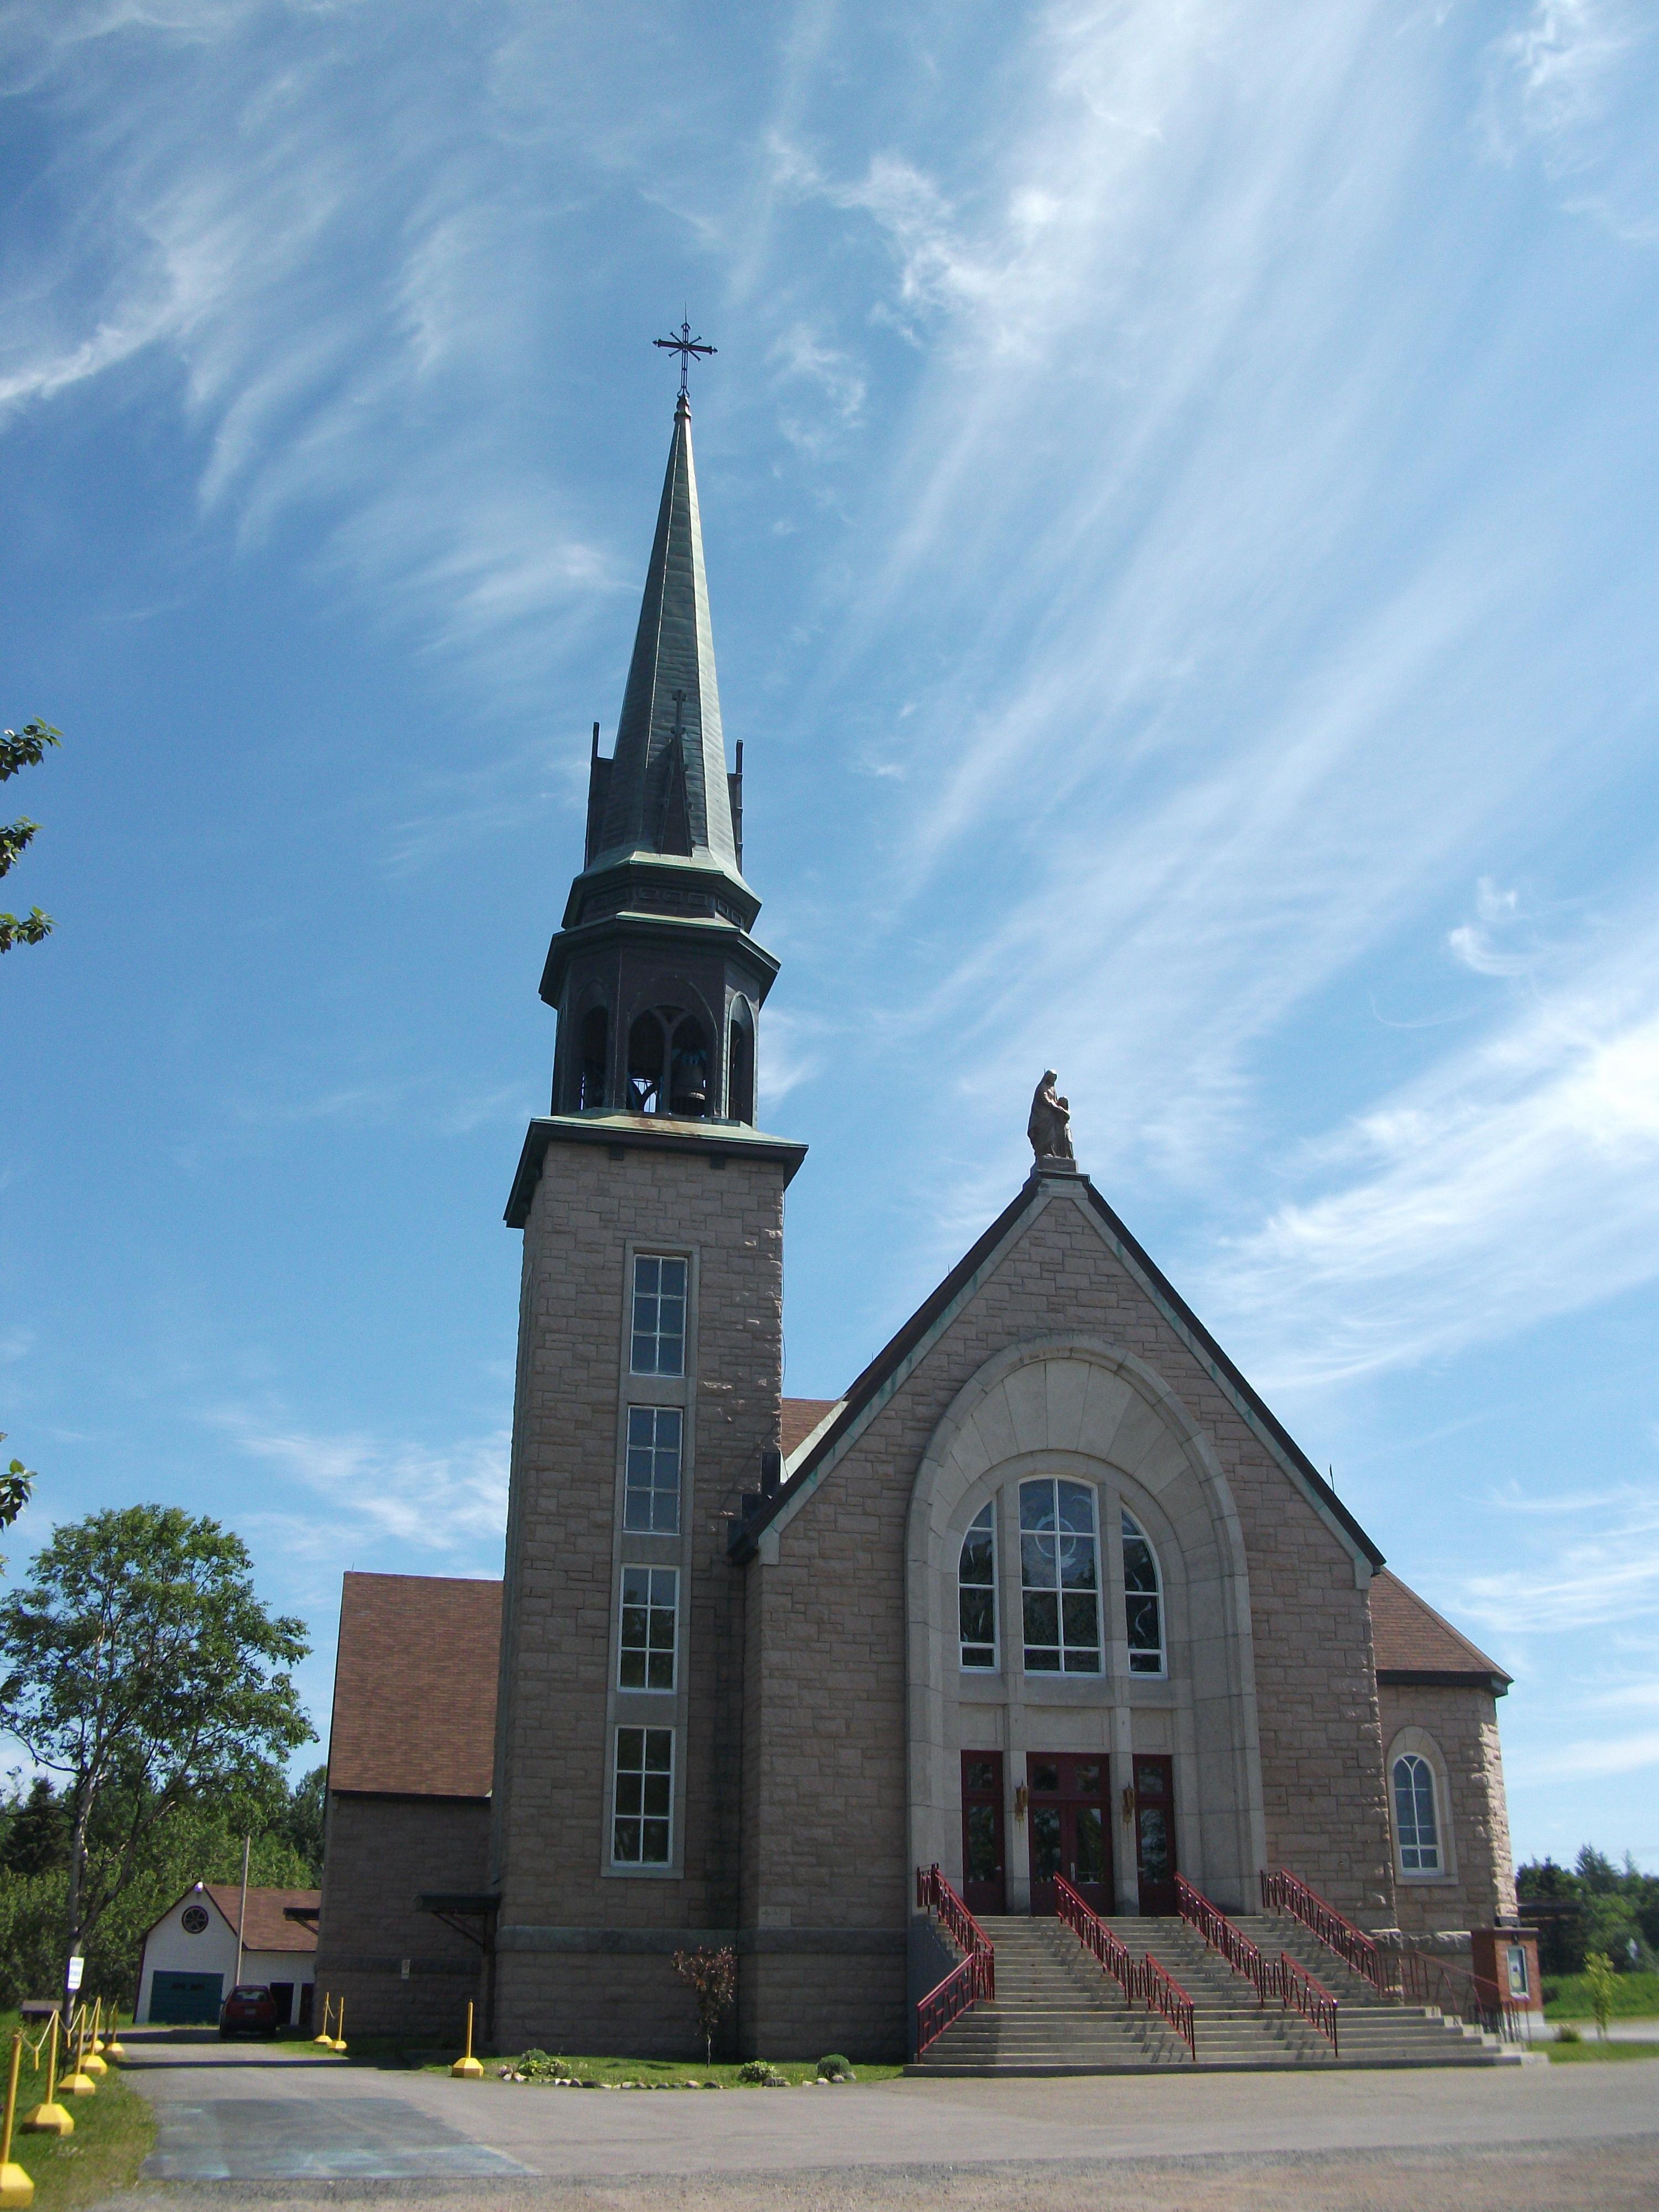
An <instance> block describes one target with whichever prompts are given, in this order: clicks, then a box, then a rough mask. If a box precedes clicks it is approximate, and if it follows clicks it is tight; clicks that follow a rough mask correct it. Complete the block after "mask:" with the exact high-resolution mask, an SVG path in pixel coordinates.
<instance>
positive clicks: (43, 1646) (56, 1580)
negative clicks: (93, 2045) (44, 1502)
mask: <svg viewBox="0 0 1659 2212" xmlns="http://www.w3.org/2000/svg"><path fill="white" fill-rule="evenodd" d="M30 1573H31V1577H32V1579H31V1580H30V1582H29V1583H28V1584H27V1586H26V1587H25V1588H24V1589H19V1590H14V1591H12V1592H11V1593H10V1594H9V1595H8V1596H7V1597H6V1598H5V1599H4V1601H0V1668H4V1674H3V1679H0V1728H3V1729H5V1730H6V1732H7V1733H8V1734H9V1735H14V1736H15V1738H16V1739H17V1741H19V1742H20V1743H21V1745H22V1746H23V1747H24V1749H25V1750H26V1751H27V1753H29V1755H30V1757H31V1758H32V1759H33V1760H34V1762H35V1764H36V1765H38V1766H43V1767H46V1768H47V1769H49V1770H50V1771H52V1772H53V1773H58V1774H62V1775H64V1776H65V1777H66V1778H67V1781H68V1788H67V1790H66V1792H65V1796H66V1797H67V1799H68V1805H69V1828H70V1849H69V1863H68V1867H67V1869H66V1875H65V1883H64V1908H63V1923H62V1933H63V1937H64V1942H63V1948H62V1950H61V1951H60V1952H59V1954H58V1956H59V1959H60V1960H61V1959H62V1958H63V1957H64V1955H66V1954H68V1955H72V1954H74V1952H76V1950H77V1949H84V1948H86V1947H87V1945H88V1943H89V1942H90V1941H91V1939H92V1938H93V1936H94V1935H95V1934H96V1932H97V1930H98V1928H99V1926H100V1923H101V1922H102V1921H103V1920H104V1919H105V1917H106V1916H107V1915H108V1913H109V1912H110V1911H111V1910H112V1908H113V1907H114V1906H115V1905H117V1904H118V1902H119V1901H120V1899H122V1898H123V1897H124V1896H125V1893H126V1892H127V1891H128V1889H129V1888H130V1887H131V1884H132V1882H133V1881H134V1879H135V1877H136V1875H137V1873H138V1871H139V1869H140V1868H141V1867H142V1866H143V1863H145V1860H146V1858H147V1857H150V1856H153V1853H154V1851H155V1845H156V1842H157V1839H158V1835H159V1832H161V1830H163V1829H164V1828H165V1826H167V1823H169V1822H170V1821H172V1820H175V1819H176V1818H177V1816H178V1814H179V1812H180V1810H181V1808H185V1807H186V1806H189V1805H191V1804H193V1803H194V1804H199V1803H202V1802H213V1803H215V1804H216V1805H217V1806H218V1807H219V1808H221V1809H222V1810H223V1811H225V1812H226V1813H227V1814H230V1815H231V1817H232V1818H233V1820H234V1821H235V1823H236V1825H238V1826H240V1819H239V1818H238V1815H239V1814H240V1810H241V1808H243V1807H246V1808H249V1809H250V1810H252V1809H253V1808H256V1807H257V1806H258V1804H259V1803H261V1802H263V1803H264V1804H265V1805H267V1806H268V1805H269V1804H270V1798H271V1793H272V1790H273V1786H276V1787H277V1788H280V1782H279V1781H278V1779H277V1778H276V1775H275V1768H274V1762H275V1761H276V1760H277V1759H281V1758H282V1757H283V1756H285V1755H286V1754H288V1753H291V1752H293V1751H295V1750H297V1749H298V1747H299V1746H300V1745H301V1744H302V1743H305V1742H307V1741H309V1740H310V1737H311V1735H312V1730H311V1729H310V1727H309V1725H308V1724H307V1721H306V1718H305V1716H304V1714H303V1713H302V1712H301V1709H300V1703H299V1699H298V1696H297V1693H296V1692H295V1687H294V1682H293V1678H292V1676H291V1675H290V1674H289V1673H288V1672H287V1671H286V1670H287V1669H288V1668H290V1667H292V1666H294V1665H295V1664H297V1662H299V1661H300V1660H301V1659H303V1658H304V1657H305V1656H306V1653H307V1649H308V1648H309V1647H308V1646H307V1644H306V1642H305V1638H304V1635H303V1627H304V1624H303V1623H302V1622H301V1621H298V1620H289V1619H286V1618H281V1617H277V1618H273V1617H272V1616H271V1615H270V1613H267V1612H266V1611H265V1608H264V1606H263V1605H262V1604H261V1603H260V1602H259V1601H258V1598H257V1597H256V1595H254V1589H253V1575H252V1562H251V1561H250V1559H249V1558H248V1553H247V1550H246V1547H245V1546H244V1544H243V1543H242V1541H241V1539H240V1537H238V1536H235V1535H233V1534H231V1533H230V1532H229V1531H228V1529H225V1528H221V1527H220V1525H219V1523H218V1522H216V1521H211V1520H208V1519H205V1518H204V1519H201V1520H191V1518H190V1516H188V1515H186V1514H185V1513H183V1512H181V1511H180V1510H179V1509H178V1508H177V1507H176V1506H161V1505H131V1506H127V1507H125V1508H123V1509H120V1510H110V1511H108V1512H104V1513H94V1514H91V1515H89V1516H88V1518H87V1519H86V1520H84V1521H76V1522H68V1523H66V1524H65V1525H64V1526H63V1527H62V1528H57V1529H55V1530H54V1531H53V1533H52V1538H51V1541H49V1542H48V1543H47V1544H46V1546H45V1547H43V1548H42V1549H41V1551H40V1553H37V1555H36V1557H35V1559H34V1561H33V1565H32V1567H31V1570H30ZM100 1816H101V1817H100ZM249 1825H250V1826H252V1820H250V1821H249ZM260 1825H261V1826H264V1823H263V1822H261V1823H260ZM94 1846H95V1848H94Z"/></svg>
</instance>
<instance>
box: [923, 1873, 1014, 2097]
mask: <svg viewBox="0 0 1659 2212" xmlns="http://www.w3.org/2000/svg"><path fill="white" fill-rule="evenodd" d="M916 1910H917V1911H919V1912H932V1913H933V1914H935V1915H936V1916H937V1917H938V1919H939V1923H940V1924H941V1925H942V1926H943V1928H944V1929H945V1933H946V1935H948V1936H950V1938H951V1942H953V1943H955V1944H956V1946H957V1948H958V1949H959V1950H962V1951H965V1952H966V1953H967V1954H968V1955H967V1957H966V1958H965V1959H963V1961H962V1963H961V1965H960V1966H953V1967H952V1968H951V1972H949V1973H948V1974H947V1975H946V1976H945V1979H944V1980H943V1981H942V1982H941V1983H940V1984H939V1986H938V1988H937V1989H933V1990H929V1991H928V1992H927V1996H925V1997H922V1998H921V2000H920V2001H919V2002H918V2003H917V2006H916V2056H917V2057H918V2058H920V2057H921V2054H922V2052H923V2051H926V2050H927V2046H928V2045H929V2044H930V2043H933V2042H934V2041H936V2040H937V2039H938V2038H939V2036H941V2035H943V2034H944V2033H945V2029H946V2028H947V2027H949V2026H950V2025H951V2021H953V2020H958V2019H960V2018H961V2016H962V2015H963V2013H965V2012H966V2011H967V2010H968V2008H969V2006H970V2005H975V2004H978V2003H980V2002H981V2001H982V2000H984V2001H988V2000H990V1999H992V1998H994V1996H996V1993H997V1969H996V1955H997V1954H996V1952H995V1949H994V1947H993V1945H992V1942H991V1939H990V1938H989V1936H987V1934H986V1933H985V1930H984V1929H982V1928H981V1926H980V1924H979V1923H978V1921H977V1920H975V1917H974V1916H973V1914H972V1913H971V1912H969V1910H968V1908H967V1906H966V1905H964V1904H963V1901H962V1899H960V1898H959V1897H958V1896H957V1893H956V1892H955V1890H953V1889H952V1888H951V1885H950V1883H949V1882H948V1881H946V1880H945V1876H944V1875H942V1874H941V1873H940V1872H939V1869H938V1867H937V1866H931V1867H918V1868H917V1869H916Z"/></svg>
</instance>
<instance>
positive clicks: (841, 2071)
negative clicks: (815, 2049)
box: [818, 2051, 859, 2081]
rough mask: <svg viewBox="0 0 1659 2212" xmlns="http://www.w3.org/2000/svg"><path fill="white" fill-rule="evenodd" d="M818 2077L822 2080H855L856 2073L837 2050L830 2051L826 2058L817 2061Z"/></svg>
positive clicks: (856, 2078)
mask: <svg viewBox="0 0 1659 2212" xmlns="http://www.w3.org/2000/svg"><path fill="white" fill-rule="evenodd" d="M818 2078H819V2080H820V2081H857V2080H858V2078H859V2077H858V2075H856V2074H855V2073H854V2071H853V2069H852V2066H851V2064H850V2063H848V2060H847V2059H845V2058H843V2057H842V2055H841V2053H840V2051H831V2052H830V2053H829V2057H827V2058H820V2059H819V2061H818Z"/></svg>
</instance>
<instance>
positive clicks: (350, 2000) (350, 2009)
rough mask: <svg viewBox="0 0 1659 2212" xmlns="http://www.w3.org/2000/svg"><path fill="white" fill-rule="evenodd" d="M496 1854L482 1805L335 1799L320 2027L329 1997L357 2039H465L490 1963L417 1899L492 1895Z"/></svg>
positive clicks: (343, 1795) (448, 1800) (321, 1942)
mask: <svg viewBox="0 0 1659 2212" xmlns="http://www.w3.org/2000/svg"><path fill="white" fill-rule="evenodd" d="M488 1858H489V1805H488V1803H487V1802H485V1801H483V1800H481V1799H467V1798H453V1797H424V1796H422V1797H415V1796H410V1797H392V1796H358V1795H356V1794H353V1793H348V1792H344V1791H334V1792H332V1793H331V1796H330V1799H329V1808H328V1835H327V1850H326V1857H325V1873H324V1878H323V1894H322V1910H321V1915H320V1917H319V1922H318V1928H317V1958H316V1969H315V1978H316V1985H317V2005H318V2008H319V2009H318V2022H319V2026H320V2025H321V2020H322V2013H321V2006H322V2002H323V1998H324V1996H325V1995H326V1996H331V1997H332V1998H333V1999H334V2002H336V2004H339V2003H340V2002H342V2001H343V2002H344V2004H345V2008H346V2028H347V2033H348V2039H349V2036H350V2035H351V2034H353V2033H356V2034H359V2035H400V2034H410V2033H422V2034H428V2033H429V2034H433V2035H438V2036H445V2037H449V2038H452V2039H453V2038H455V2037H457V2036H459V2034H460V2033H461V2032H462V2030H463V2029H464V2027H465V2023H466V2007H467V2000H468V1999H469V1998H471V1999H473V2000H474V2001H475V2002H477V2001H478V2000H479V1999H481V1998H482V1996H483V1993H484V1992H483V1973H482V1968H483V1952H482V1951H481V1949H480V1948H479V1947H478V1945H477V1944H476V1943H474V1942H469V1941H468V1940H467V1938H466V1937H465V1936H462V1935H460V1934H459V1933H458V1932H457V1930H456V1929H453V1928H451V1927H447V1926H446V1925H445V1924H444V1923H443V1922H442V1921H441V1920H438V1919H435V1917H433V1915H432V1914H431V1913H429V1912H423V1911H421V1910H420V1908H419V1907H418V1906H417V1905H416V1901H415V1900H416V1897H417V1896H418V1895H419V1894H420V1893H422V1891H429V1890H457V1891H466V1890H472V1891H476V1890H478V1889H479V1888H481V1887H483V1878H484V1873H485V1869H486V1865H487V1862H488ZM404 1960H408V1961H409V1973H408V1976H407V1978H405V1976H404V1971H403V1969H404Z"/></svg>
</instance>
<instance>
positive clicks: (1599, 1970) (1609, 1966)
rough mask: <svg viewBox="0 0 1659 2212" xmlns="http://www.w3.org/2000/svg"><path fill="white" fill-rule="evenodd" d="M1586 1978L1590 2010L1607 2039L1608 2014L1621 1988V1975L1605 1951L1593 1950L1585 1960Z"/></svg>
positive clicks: (1600, 2031)
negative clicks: (1617, 1972)
mask: <svg viewBox="0 0 1659 2212" xmlns="http://www.w3.org/2000/svg"><path fill="white" fill-rule="evenodd" d="M1584 1979H1585V1980H1586V1981H1587V1982H1588V1983H1589V2001H1590V2010H1591V2012H1592V2013H1593V2014H1594V2015H1595V2031H1596V2033H1597V2034H1598V2035H1600V2036H1601V2038H1602V2039H1604V2040H1605V2039H1606V2037H1607V2016H1608V2015H1609V2014H1610V2013H1611V2012H1612V2010H1613V2000H1614V1998H1615V1997H1616V1996H1617V1995H1618V1990H1619V1977H1618V1975H1617V1974H1616V1973H1615V1972H1614V1971H1613V1961H1612V1960H1611V1959H1610V1958H1608V1956H1607V1953H1606V1952H1605V1951H1592V1952H1591V1953H1590V1954H1589V1958H1588V1959H1586V1960H1585V1961H1584Z"/></svg>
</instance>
